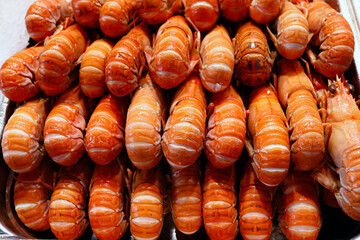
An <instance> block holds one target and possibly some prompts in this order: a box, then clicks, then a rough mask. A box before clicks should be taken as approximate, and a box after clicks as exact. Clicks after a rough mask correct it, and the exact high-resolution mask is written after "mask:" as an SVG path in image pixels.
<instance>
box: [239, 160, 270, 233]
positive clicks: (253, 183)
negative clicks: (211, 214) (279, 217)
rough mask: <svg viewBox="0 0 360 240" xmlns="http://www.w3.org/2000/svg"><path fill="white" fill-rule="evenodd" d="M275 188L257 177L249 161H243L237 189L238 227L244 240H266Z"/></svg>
mask: <svg viewBox="0 0 360 240" xmlns="http://www.w3.org/2000/svg"><path fill="white" fill-rule="evenodd" d="M275 191H276V188H271V187H268V186H265V185H264V184H263V183H262V182H260V181H259V179H258V178H257V176H256V174H255V171H254V169H253V168H252V166H251V164H250V161H247V162H246V163H245V166H244V169H243V175H242V177H241V181H240V189H239V228H240V233H241V236H242V237H243V238H244V239H245V240H253V239H256V240H266V239H269V238H270V235H271V231H272V217H273V213H274V211H273V209H272V200H273V197H274V195H275Z"/></svg>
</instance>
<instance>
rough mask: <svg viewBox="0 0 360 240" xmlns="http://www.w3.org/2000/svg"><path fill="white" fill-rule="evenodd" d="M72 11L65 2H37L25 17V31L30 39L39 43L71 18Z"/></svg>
mask: <svg viewBox="0 0 360 240" xmlns="http://www.w3.org/2000/svg"><path fill="white" fill-rule="evenodd" d="M72 14H73V9H72V7H71V3H70V1H67V0H37V1H35V2H33V3H32V4H31V5H30V7H29V9H28V11H27V12H26V16H25V24H26V30H27V32H28V33H29V35H30V37H31V38H32V39H34V40H35V41H37V42H39V41H41V40H44V39H45V38H46V37H47V36H50V35H52V34H53V33H54V32H55V31H56V29H57V25H59V24H60V23H61V22H62V21H64V20H65V19H66V18H67V17H71V16H72Z"/></svg>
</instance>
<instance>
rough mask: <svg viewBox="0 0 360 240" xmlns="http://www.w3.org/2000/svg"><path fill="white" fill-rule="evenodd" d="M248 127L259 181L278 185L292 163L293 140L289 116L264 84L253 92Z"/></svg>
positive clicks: (250, 151)
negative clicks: (289, 127)
mask: <svg viewBox="0 0 360 240" xmlns="http://www.w3.org/2000/svg"><path fill="white" fill-rule="evenodd" d="M247 127H248V129H249V134H250V136H251V139H252V141H253V146H252V145H251V144H250V143H249V142H246V148H247V149H248V152H249V154H250V156H251V158H252V159H253V162H252V165H253V167H254V170H255V172H256V175H257V177H258V178H259V180H260V181H261V182H262V183H263V184H265V185H267V186H277V185H279V184H280V183H281V182H282V181H283V180H284V178H285V177H286V174H287V172H288V169H289V164H290V142H289V132H288V128H287V119H286V117H285V114H284V112H283V110H282V108H281V105H280V103H279V100H278V99H277V97H276V95H275V93H274V91H273V89H272V88H271V87H270V86H269V85H268V84H264V85H261V86H259V87H256V88H254V89H252V90H251V92H250V99H249V116H248V119H247Z"/></svg>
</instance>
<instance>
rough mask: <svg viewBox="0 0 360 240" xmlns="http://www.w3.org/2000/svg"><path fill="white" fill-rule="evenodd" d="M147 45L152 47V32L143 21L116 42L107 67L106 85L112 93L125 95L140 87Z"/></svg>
mask: <svg viewBox="0 0 360 240" xmlns="http://www.w3.org/2000/svg"><path fill="white" fill-rule="evenodd" d="M146 47H150V32H149V29H148V28H147V26H146V25H145V24H143V23H142V24H140V25H138V26H136V27H134V28H132V29H131V30H130V31H129V32H128V33H127V34H126V35H125V36H124V37H122V38H121V39H120V41H119V42H118V43H116V45H115V46H114V48H113V49H112V50H111V52H110V54H109V57H108V59H107V61H106V68H105V81H106V86H107V87H108V89H109V91H110V92H111V93H112V94H114V95H116V96H119V97H121V96H125V95H127V94H129V93H131V92H133V91H134V90H135V89H136V88H137V87H138V85H139V81H140V78H141V74H142V70H143V68H144V66H145V56H144V50H145V48H146Z"/></svg>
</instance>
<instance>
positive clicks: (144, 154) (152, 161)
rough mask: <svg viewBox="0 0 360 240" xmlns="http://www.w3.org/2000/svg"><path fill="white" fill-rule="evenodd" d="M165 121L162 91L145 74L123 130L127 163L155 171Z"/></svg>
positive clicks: (161, 154) (160, 152) (159, 154)
mask: <svg viewBox="0 0 360 240" xmlns="http://www.w3.org/2000/svg"><path fill="white" fill-rule="evenodd" d="M166 119H167V104H166V102H165V96H164V93H163V91H162V89H161V88H160V87H159V86H158V85H156V84H155V83H154V82H153V81H152V80H151V78H150V75H149V74H147V75H146V76H145V77H144V78H142V79H141V80H140V86H139V88H138V89H137V90H136V92H135V94H134V96H133V98H132V100H131V104H130V106H129V109H128V112H127V118H126V128H125V147H126V150H127V154H128V156H129V159H130V161H131V162H132V163H133V164H134V165H135V166H136V167H137V168H139V169H142V170H149V169H151V168H153V167H155V166H156V165H157V164H158V163H159V162H160V160H161V157H162V156H163V153H162V150H161V136H162V132H163V127H164V123H165V121H166Z"/></svg>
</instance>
